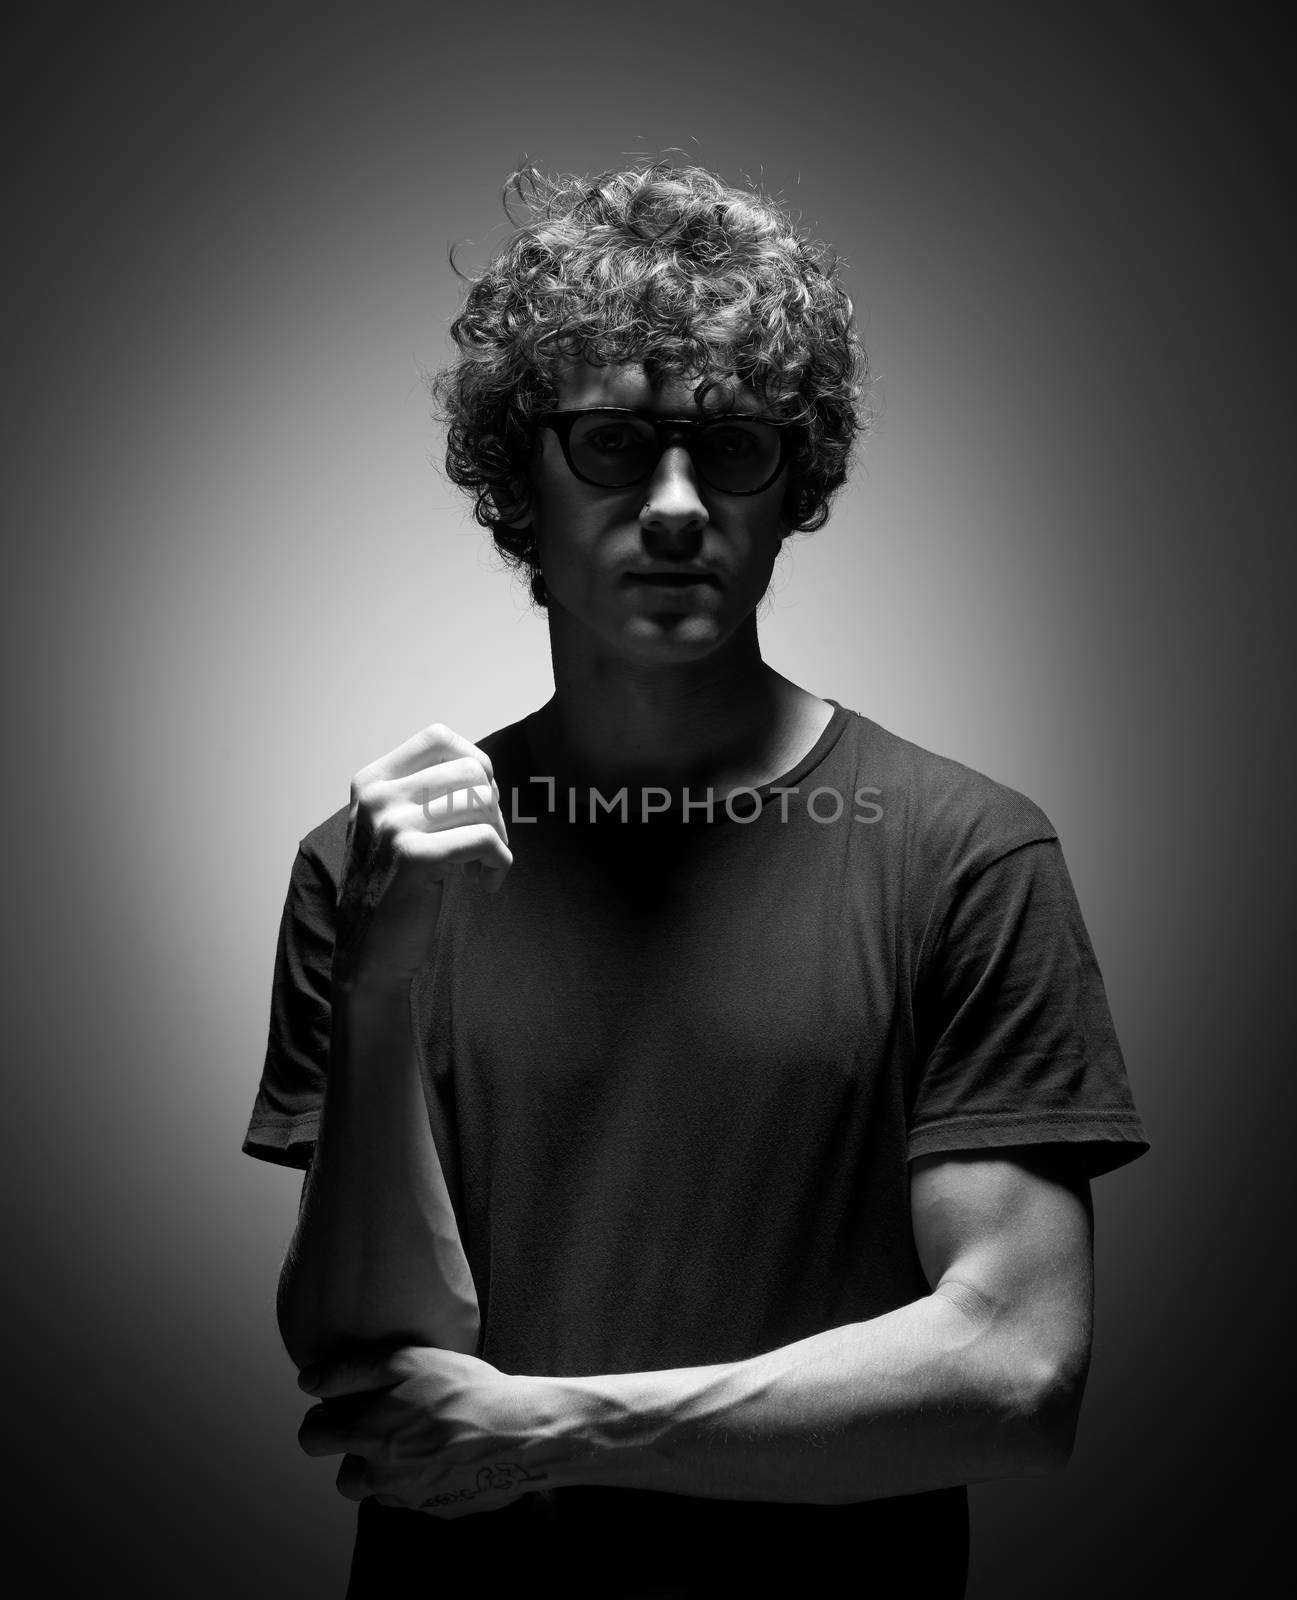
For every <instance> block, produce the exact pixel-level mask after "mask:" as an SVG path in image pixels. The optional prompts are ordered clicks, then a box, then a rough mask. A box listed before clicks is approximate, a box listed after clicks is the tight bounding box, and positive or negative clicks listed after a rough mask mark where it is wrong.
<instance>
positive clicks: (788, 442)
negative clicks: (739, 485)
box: [536, 406, 798, 495]
mask: <svg viewBox="0 0 1297 1600" xmlns="http://www.w3.org/2000/svg"><path fill="white" fill-rule="evenodd" d="M581 417H638V418H639V419H640V420H641V421H643V422H647V423H649V424H651V426H652V428H653V431H654V433H655V434H656V435H657V447H658V453H657V456H656V458H655V459H654V461H653V465H652V466H651V467H650V468H649V469H648V471H647V472H642V473H640V474H639V476H638V477H635V478H631V479H629V480H628V481H627V482H626V483H600V481H599V480H598V479H597V478H588V477H586V475H585V473H584V472H582V471H581V470H580V469H579V468H578V466H577V464H576V463H575V462H574V461H573V459H572V442H571V441H572V429H573V427H574V426H575V424H576V422H577V421H578V419H579V418H581ZM727 422H759V423H760V424H761V425H762V427H764V428H773V429H774V430H775V431H776V433H777V434H778V435H779V459H778V460H777V461H776V462H775V469H774V471H773V472H772V473H771V474H770V476H769V477H768V478H766V479H765V480H764V481H763V482H761V483H759V484H757V486H756V487H755V488H754V489H726V488H723V487H722V486H721V485H720V484H716V483H713V482H712V481H711V479H710V478H709V477H708V476H707V475H706V473H705V472H704V471H703V470H702V468H701V467H700V466H699V465H698V458H697V456H696V455H695V454H694V450H693V443H692V441H694V440H696V439H697V438H698V437H699V435H700V434H702V433H704V432H705V431H706V430H707V429H708V428H714V427H716V426H717V424H719V423H727ZM536 425H537V427H541V428H549V429H551V430H552V431H553V432H554V433H556V434H557V435H558V442H559V445H560V446H561V448H562V451H563V459H564V461H566V462H567V465H568V470H569V471H570V472H571V474H572V476H573V477H574V478H579V479H580V480H581V482H582V483H588V484H590V485H592V487H594V488H596V489H633V488H634V487H635V485H636V484H637V483H643V482H644V481H645V480H646V479H647V478H650V477H652V475H653V473H654V472H656V471H657V467H658V463H659V462H660V461H661V460H662V457H663V456H664V455H665V454H666V452H667V450H668V449H669V448H670V447H671V446H672V445H673V444H677V443H679V444H683V445H684V447H685V449H686V450H687V451H688V453H689V459H690V461H692V462H693V466H694V471H695V472H696V473H697V474H698V476H699V479H700V480H701V481H702V482H703V483H705V484H706V485H707V487H708V488H709V489H711V490H713V491H714V492H715V493H716V494H734V495H748V494H761V493H762V492H763V491H764V490H766V489H768V488H769V487H770V485H771V484H772V483H774V481H775V480H776V478H778V476H779V474H780V473H781V472H782V471H783V470H784V468H785V467H786V466H787V465H788V458H789V456H790V455H791V454H792V451H793V447H794V445H795V443H796V437H797V432H798V424H797V423H795V422H780V421H776V420H775V418H773V417H754V416H751V415H749V413H747V412H746V411H718V412H717V413H715V415H713V416H709V417H661V416H658V415H657V413H656V412H653V411H637V410H635V409H634V408H633V407H630V406H587V407H586V408H585V409H584V410H581V411H544V412H542V413H541V414H540V415H539V416H538V417H537V418H536Z"/></svg>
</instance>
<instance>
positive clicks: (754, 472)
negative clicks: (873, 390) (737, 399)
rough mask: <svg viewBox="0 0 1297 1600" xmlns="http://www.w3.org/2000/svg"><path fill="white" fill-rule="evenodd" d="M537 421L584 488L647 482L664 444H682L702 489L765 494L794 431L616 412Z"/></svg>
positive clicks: (562, 414) (737, 418) (757, 420)
mask: <svg viewBox="0 0 1297 1600" xmlns="http://www.w3.org/2000/svg"><path fill="white" fill-rule="evenodd" d="M536 421H537V423H538V424H539V425H540V426H541V427H542V428H551V429H553V431H554V432H555V433H556V434H557V435H558V442H559V444H560V445H561V446H562V447H563V459H564V460H565V461H566V462H567V464H568V466H569V467H570V468H571V469H572V472H573V474H574V475H575V476H576V477H578V478H580V480H581V482H582V483H591V484H594V485H595V487H596V488H599V489H629V488H630V487H631V485H632V484H636V483H641V482H643V480H644V479H645V478H647V477H648V476H649V474H650V473H651V472H652V471H653V469H654V468H655V467H656V466H657V464H658V462H659V461H660V460H661V459H662V454H663V452H664V451H665V450H666V449H667V448H668V446H670V445H673V444H682V445H683V446H684V447H685V449H686V450H687V451H688V452H689V459H690V460H691V461H692V462H693V464H694V470H695V471H696V472H697V474H698V476H699V478H700V479H701V480H702V481H703V483H705V484H706V485H707V486H708V488H710V489H719V490H720V491H721V492H722V493H723V494H760V493H761V491H762V490H763V489H768V488H769V487H770V485H771V484H772V483H773V482H774V481H775V479H776V478H777V477H778V476H779V474H780V473H781V472H782V471H783V469H784V465H785V463H786V461H787V459H788V455H789V452H790V449H791V447H792V444H793V440H794V435H795V430H796V426H797V425H796V423H792V422H772V421H771V420H770V419H769V418H768V417H747V416H743V415H742V414H741V413H737V412H728V413H726V414H725V415H724V416H716V417H659V416H654V415H653V414H652V413H651V412H647V411H628V410H623V409H622V408H620V407H617V406H599V407H597V408H595V409H593V410H590V411H547V412H545V413H544V414H543V415H541V416H539V417H537V418H536Z"/></svg>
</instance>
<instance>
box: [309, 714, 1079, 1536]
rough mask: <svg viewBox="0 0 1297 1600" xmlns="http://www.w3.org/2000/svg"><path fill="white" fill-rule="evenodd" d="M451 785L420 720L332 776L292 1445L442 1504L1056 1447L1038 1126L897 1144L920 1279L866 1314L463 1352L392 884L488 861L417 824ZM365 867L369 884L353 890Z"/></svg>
mask: <svg viewBox="0 0 1297 1600" xmlns="http://www.w3.org/2000/svg"><path fill="white" fill-rule="evenodd" d="M430 755H431V756H433V757H435V758H436V766H435V767H434V768H429V767H428V765H427V763H428V759H429V756H430ZM429 771H435V772H436V773H438V774H439V776H438V777H437V778H436V779H435V780H430V779H429V776H428V774H429ZM466 782H470V783H473V784H476V785H479V786H480V787H481V788H482V790H483V792H484V793H485V794H489V793H490V791H491V783H492V777H491V771H490V765H489V762H488V761H487V760H486V758H485V756H483V755H482V753H481V752H480V751H478V750H476V749H475V748H474V747H472V746H470V745H468V744H467V741H463V740H458V739H457V736H455V735H453V734H450V733H449V731H448V730H445V729H430V730H426V731H425V733H424V734H423V735H420V736H418V737H417V738H416V740H412V741H409V743H408V745H407V746H402V747H401V749H400V750H399V751H397V752H393V755H392V756H391V757H388V758H385V762H384V763H382V764H376V768H374V769H369V770H368V772H367V773H366V774H361V775H360V776H359V777H358V779H357V781H356V785H355V786H354V788H353V792H354V794H355V796H356V806H355V822H354V827H353V837H352V840H351V844H350V846H349V855H350V856H351V857H352V858H353V860H354V859H356V858H360V857H365V856H368V857H369V858H370V860H369V865H368V867H367V868H366V869H365V872H364V873H358V872H355V871H354V870H351V875H350V876H349V877H348V879H347V880H345V881H346V883H347V884H351V883H352V882H353V880H354V882H355V884H356V885H357V887H356V888H355V890H354V893H352V902H351V903H350V904H349V903H348V893H349V892H351V891H349V890H348V889H347V888H346V887H344V896H343V905H342V907H341V908H340V933H339V954H338V956H337V958H335V982H334V1033H333V1047H332V1056H331V1061H330V1071H329V1080H328V1090H327V1093H326V1099H325V1108H324V1115H323V1119H322V1123H321V1127H320V1134H319V1139H318V1143H317V1146H316V1151H315V1155H314V1159H313V1161H312V1166H311V1170H310V1172H309V1174H308V1177H307V1181H306V1186H305V1189H304V1192H303V1203H302V1208H301V1213H300V1216H299V1219H298V1225H297V1229H296V1232H295V1235H294V1240H293V1244H292V1247H291V1249H290V1251H289V1255H288V1259H287V1260H286V1262H285V1265H284V1270H283V1273H282V1276H281V1282H280V1295H279V1316H280V1327H281V1331H282V1333H283V1337H284V1341H285V1344H286V1346H287V1348H288V1351H289V1354H290V1355H291V1356H292V1358H293V1360H294V1361H295V1362H296V1363H297V1365H298V1366H299V1367H300V1368H302V1369H303V1375H302V1380H301V1382H302V1387H303V1388H304V1389H306V1390H307V1391H308V1392H309V1393H311V1394H313V1395H315V1396H316V1398H317V1399H318V1400H319V1402H320V1403H319V1404H317V1405H316V1406H314V1407H313V1408H312V1409H311V1410H310V1411H309V1412H308V1413H307V1416H306V1419H305V1421H304V1422H303V1424H302V1428H301V1433H300V1438H301V1442H302V1445H303V1448H304V1449H306V1450H307V1451H308V1452H309V1453H311V1454H315V1455H329V1454H341V1455H342V1456H343V1462H342V1465H341V1468H340V1470H339V1474H338V1486H339V1489H340V1490H341V1492H342V1493H343V1494H345V1495H347V1496H348V1497H350V1498H353V1499H361V1498H363V1497H365V1496H367V1495H375V1496H377V1497H378V1499H380V1500H381V1501H383V1502H384V1503H387V1504H392V1505H399V1506H408V1507H417V1508H419V1509H423V1510H425V1511H428V1512H431V1513H433V1514H437V1515H443V1516H454V1515H460V1514H464V1513H466V1512H472V1511H480V1510H489V1509H491V1508H492V1507H493V1506H497V1505H500V1504H503V1503H505V1502H506V1501H507V1500H509V1499H511V1498H513V1497H514V1496H516V1495H517V1494H519V1493H526V1492H528V1491H529V1490H532V1489H537V1488H554V1487H561V1486H565V1485H569V1484H598V1485H607V1486H622V1487H634V1488H640V1489H656V1490H664V1491H668V1492H674V1493H680V1494H690V1495H701V1496H711V1497H717V1498H725V1499H754V1500H777V1501H806V1502H817V1503H836V1502H845V1501H854V1500H865V1499H872V1498H878V1497H881V1496H886V1495H896V1494H907V1493H917V1492H920V1491H923V1490H927V1489H935V1488H940V1487H944V1486H947V1485H951V1484H956V1483H968V1482H974V1481H978V1480H981V1479H988V1478H996V1477H1004V1476H1012V1475H1016V1474H1020V1473H1034V1472H1038V1471H1043V1470H1047V1469H1048V1468H1050V1467H1052V1466H1055V1465H1059V1464H1061V1463H1063V1462H1064V1461H1066V1459H1067V1457H1068V1454H1069V1451H1070V1448H1071V1443H1072V1438H1073V1434H1074V1431H1075V1425H1076V1417H1077V1412H1078V1408H1079V1405H1080V1400H1081V1393H1082V1389H1083V1386H1084V1380H1085V1373H1086V1367H1087V1364H1088V1358H1089V1345H1090V1326H1091V1297H1092V1289H1091V1216H1090V1207H1089V1195H1088V1187H1087V1185H1086V1183H1085V1181H1084V1180H1083V1179H1082V1178H1081V1177H1079V1176H1078V1175H1077V1174H1076V1173H1075V1172H1074V1171H1073V1170H1072V1168H1071V1167H1070V1165H1069V1163H1068V1161H1067V1157H1066V1152H1060V1151H1050V1150H1047V1149H1044V1148H1040V1147H1033V1148H1031V1149H1014V1150H1004V1151H991V1152H976V1153H974V1152H962V1153H954V1154H948V1155H935V1156H928V1157H925V1158H922V1159H920V1160H917V1161H915V1162H914V1163H912V1166H911V1184H910V1204H911V1221H912V1227H913V1232H914V1239H915V1243H916V1246H917V1249H918V1253H919V1258H920V1260H921V1262H922V1265H923V1268H924V1271H925V1274H926V1276H927V1279H928V1282H929V1284H930V1285H931V1292H930V1293H929V1294H928V1295H926V1296H924V1297H923V1298H921V1299H918V1300H916V1301H914V1302H913V1303H912V1304H910V1305H906V1306H903V1307H901V1308H899V1309H897V1310H895V1311H892V1312H890V1313H888V1314H887V1315H885V1316H881V1317H877V1318H874V1319H872V1320H871V1321H868V1322H860V1323H852V1324H848V1325H846V1326H843V1327H838V1328H833V1329H829V1330H826V1331H824V1332H821V1333H817V1334H815V1335H814V1336H812V1337H810V1338H807V1339H802V1340H799V1341H797V1342H796V1343H794V1344H790V1345H786V1346H784V1347H782V1348H780V1349H776V1350H773V1351H770V1352H767V1353H765V1354H762V1355H759V1356H756V1357H753V1358H751V1359H748V1360H745V1361H737V1362H729V1363H723V1364H719V1365H715V1366H706V1367H692V1368H683V1369H677V1370H671V1371H659V1372H640V1373H613V1374H606V1375H600V1376H596V1377H581V1378H563V1377H558V1378H555V1377H536V1376H525V1375H521V1376H520V1375H513V1374H505V1373H502V1372H500V1371H498V1370H497V1369H496V1368H494V1367H492V1366H491V1365H489V1364H488V1363H486V1362H484V1361H481V1360H479V1359H477V1358H476V1357H475V1356H474V1355H473V1354H471V1352H472V1350H473V1349H474V1347H475V1339H476V1332H477V1317H476V1303H475V1300H474V1298H473V1290H472V1283H471V1280H470V1279H469V1276H468V1273H467V1268H466V1266H465V1265H464V1262H463V1256H462V1252H461V1250H460V1247H459V1240H458V1233H457V1230H456V1224H455V1219H454V1215H453V1213H452V1211H451V1207H450V1203H449V1199H448V1197H447V1195H446V1189H445V1185H444V1182H443V1181H442V1176H441V1170H440V1165H439V1162H438V1157H437V1152H436V1148H435V1145H434V1143H433V1138H432V1132H431V1129H430V1127H429V1124H428V1119H427V1114H426V1105H425V1102H424V1099H423V1090H422V1085H421V1082H420V1078H419V1072H418V1062H417V1053H416V1046H415V1037H414V1027H413V1023H412V1021H411V1017H410V1011H409V1005H408V988H409V974H410V972H411V971H412V970H414V969H415V967H416V966H417V964H418V962H419V960H421V959H422V955H421V951H420V949H419V948H418V945H417V940H414V939H413V938H412V937H411V936H410V934H409V930H410V928H411V927H412V919H411V916H410V914H409V911H408V907H407V909H406V910H404V911H403V910H402V908H401V897H402V893H403V891H402V889H401V883H402V878H403V876H404V878H405V879H406V880H408V881H411V882H413V881H414V879H415V878H416V877H419V878H420V880H421V892H422V894H423V896H424V900H423V904H424V907H425V913H426V905H427V895H428V893H429V886H430V884H432V885H435V884H436V883H437V882H438V881H440V880H439V878H438V876H437V874H441V875H442V876H444V874H445V872H446V871H448V870H451V869H452V867H454V866H456V865H459V866H462V865H463V864H464V862H465V861H467V862H470V863H471V862H480V863H481V866H480V868H479V869H478V870H479V871H481V872H482V873H483V874H484V875H486V876H487V877H488V886H489V882H490V875H491V874H498V875H500V876H502V875H503V872H504V871H507V868H508V864H509V859H510V858H509V855H508V850H507V845H506V844H505V842H504V831H503V823H502V822H501V823H500V826H499V827H498V828H492V827H491V826H490V825H488V824H486V823H478V824H476V825H475V827H474V828H473V829H472V830H470V829H468V828H464V827H457V828H453V829H451V828H449V827H448V828H447V829H446V830H445V831H444V832H443V833H441V834H440V836H439V838H440V842H439V843H429V840H430V839H433V838H434V837H435V829H434V832H433V833H431V834H430V833H429V830H428V827H427V820H428V804H427V802H428V800H429V797H430V795H431V796H432V797H433V798H435V794H436V792H438V791H439V792H440V793H442V794H445V793H448V792H450V790H451V789H452V788H454V787H455V786H457V785H458V786H459V787H462V786H463V785H464V783H466ZM416 788H417V789H418V793H417V795H416V793H415V789H416ZM416 804H417V806H421V807H422V821H420V822H419V823H418V824H417V825H414V824H412V823H411V822H410V813H411V811H412V810H414V809H416ZM384 819H386V821H385V820H384ZM403 827H404V828H405V829H406V832H407V834H409V833H411V830H412V836H411V837H409V838H407V839H406V840H405V842H404V843H402V840H401V831H402V828H403ZM470 833H471V834H472V837H469V835H470ZM488 835H489V837H488ZM349 870H350V869H349ZM384 873H386V874H387V876H388V879H389V880H390V883H394V884H395V885H396V887H395V889H393V888H391V887H390V884H389V888H388V890H387V891H385V893H383V894H377V893H375V892H374V891H373V889H372V885H373V884H374V883H375V882H376V881H377V880H378V879H379V878H381V877H383V875H384ZM366 883H367V884H369V885H370V886H371V887H369V888H366V887H365V884H366ZM393 908H395V909H393ZM427 920H428V919H427V917H426V914H425V917H424V921H425V922H426V921H427ZM432 920H433V921H434V922H435V918H434V919H432Z"/></svg>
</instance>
